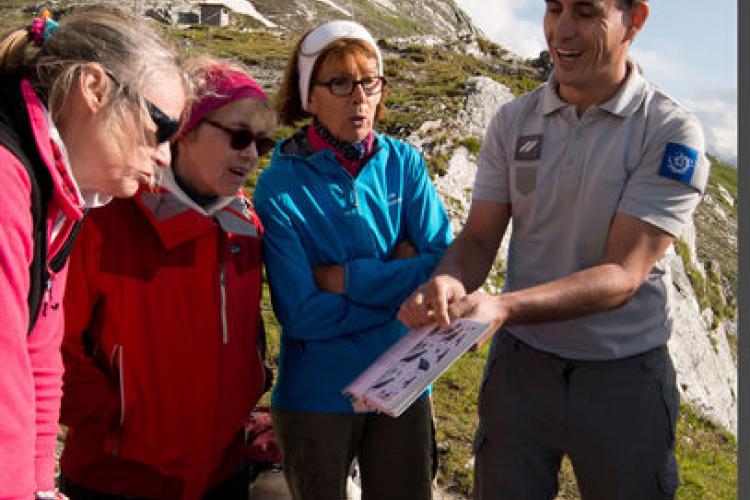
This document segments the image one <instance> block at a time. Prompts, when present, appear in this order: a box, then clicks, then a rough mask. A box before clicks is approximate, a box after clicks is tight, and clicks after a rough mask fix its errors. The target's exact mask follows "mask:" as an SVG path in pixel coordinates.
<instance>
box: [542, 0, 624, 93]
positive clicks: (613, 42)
mask: <svg viewBox="0 0 750 500" xmlns="http://www.w3.org/2000/svg"><path fill="white" fill-rule="evenodd" d="M546 4H547V8H546V11H545V13H544V36H545V37H546V39H547V45H548V47H549V52H550V54H551V56H552V62H553V66H554V74H555V78H556V79H557V81H558V82H559V83H560V90H561V94H562V93H563V91H565V90H572V91H574V92H577V93H581V92H586V91H590V90H594V89H596V87H597V86H599V85H605V86H606V85H608V84H612V83H615V82H616V83H617V84H619V81H620V80H621V79H622V77H624V70H625V60H626V58H627V48H628V44H629V42H630V41H631V40H632V36H633V35H634V34H635V33H634V32H633V31H631V30H629V29H628V28H629V27H630V26H631V25H632V20H631V15H630V13H629V11H628V10H623V9H624V7H621V6H619V2H618V0H546Z"/></svg>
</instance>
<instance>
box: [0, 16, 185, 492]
mask: <svg viewBox="0 0 750 500" xmlns="http://www.w3.org/2000/svg"><path fill="white" fill-rule="evenodd" d="M56 28H57V24H56V23H55V22H53V21H52V20H51V19H48V18H36V19H34V20H33V22H32V23H31V25H30V26H29V27H28V28H21V29H18V30H14V31H11V32H9V33H8V34H7V35H5V36H4V37H3V38H2V40H0V186H2V190H3V194H2V196H0V325H2V328H0V498H3V499H23V500H29V499H31V498H34V497H35V496H36V497H37V498H56V497H57V496H58V494H57V493H56V492H55V491H54V487H55V456H54V451H55V445H56V437H57V432H58V424H57V420H58V414H59V407H60V397H61V391H60V389H61V385H62V371H63V364H62V360H61V358H60V342H61V340H62V336H63V321H62V320H63V317H62V308H61V307H59V303H60V302H61V300H62V291H63V290H64V289H65V279H66V274H67V270H66V267H65V264H64V263H65V257H66V255H67V249H68V248H69V244H68V243H69V242H70V241H71V238H72V237H71V234H73V233H74V231H73V230H72V229H73V227H74V226H75V225H76V224H77V223H78V221H80V219H81V217H82V212H83V210H84V209H85V208H90V207H93V206H97V205H100V204H102V203H103V202H106V200H107V199H109V198H111V197H112V196H116V197H127V196H132V195H133V194H134V193H135V192H136V190H137V189H138V184H139V182H140V181H149V180H151V179H153V177H154V169H155V167H157V166H161V167H166V166H168V165H169V162H170V150H169V144H168V139H169V138H170V137H171V136H172V135H173V134H174V133H175V132H176V131H177V128H178V125H179V123H178V121H177V119H178V118H179V117H180V114H181V113H182V109H183V107H184V104H185V93H186V82H185V79H184V74H183V71H182V70H181V68H180V66H179V64H178V61H177V57H176V56H175V54H174V52H173V51H172V50H171V49H170V48H169V47H168V46H167V45H166V44H165V43H164V41H163V40H162V39H161V38H160V36H159V35H157V33H156V32H155V31H154V30H152V29H151V28H150V27H149V26H148V25H146V24H145V23H142V22H141V21H139V20H138V19H136V18H134V17H132V16H130V15H128V14H125V13H123V12H121V11H118V10H114V9H107V8H92V9H80V10H78V9H77V11H76V14H73V15H71V16H70V17H66V18H65V19H64V20H63V22H62V23H61V26H60V27H59V29H57V30H56Z"/></svg>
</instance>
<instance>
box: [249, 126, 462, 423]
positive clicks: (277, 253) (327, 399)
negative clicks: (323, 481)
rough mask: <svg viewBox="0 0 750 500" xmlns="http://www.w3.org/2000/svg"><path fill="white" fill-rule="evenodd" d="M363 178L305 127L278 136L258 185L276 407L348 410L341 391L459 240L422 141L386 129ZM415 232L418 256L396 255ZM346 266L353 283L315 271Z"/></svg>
mask: <svg viewBox="0 0 750 500" xmlns="http://www.w3.org/2000/svg"><path fill="white" fill-rule="evenodd" d="M374 147H375V148H377V151H376V152H375V153H374V155H373V156H372V157H371V158H370V159H369V161H368V162H367V163H366V165H365V166H364V167H363V169H362V171H361V172H360V174H359V175H358V176H357V177H356V178H352V176H351V175H350V174H349V173H348V172H347V171H346V170H344V168H342V167H341V165H340V164H339V163H338V161H337V160H336V158H335V156H334V154H333V152H332V151H331V150H329V149H324V150H321V151H318V152H314V153H313V152H312V151H311V150H310V148H309V145H308V144H307V141H306V139H305V137H304V133H300V132H298V133H297V134H295V135H294V136H292V137H291V138H290V139H288V140H286V141H284V142H282V143H280V144H279V145H278V146H277V148H276V150H275V151H274V154H273V158H272V160H271V165H270V166H269V167H268V168H267V169H266V170H265V171H264V172H263V173H262V174H261V176H260V178H259V180H258V183H257V185H256V187H255V196H254V205H255V209H256V211H257V213H258V215H259V216H260V218H261V221H262V222H263V226H264V231H265V232H264V236H263V244H264V257H265V262H266V270H267V273H268V279H269V282H270V285H271V298H272V302H273V307H274V311H275V312H276V316H277V318H278V319H279V321H280V323H281V327H282V333H281V355H280V357H281V359H280V367H279V376H278V379H277V381H276V386H275V387H274V391H273V398H272V402H273V405H274V406H276V407H278V408H281V409H285V410H293V411H310V412H329V413H330V412H335V413H351V412H352V408H351V404H350V402H349V401H348V399H346V398H345V397H344V396H342V395H341V391H342V389H343V388H344V387H345V386H346V385H348V384H349V383H350V382H351V381H352V380H354V379H355V378H356V377H357V376H358V375H359V374H360V373H361V372H362V371H363V370H364V369H365V368H366V367H367V366H368V365H370V363H372V361H374V360H375V359H376V358H377V357H378V356H379V355H380V354H381V353H383V352H384V351H385V350H386V349H388V347H390V346H391V345H392V344H393V343H394V342H395V341H396V340H398V339H399V338H401V336H403V335H404V334H405V333H406V328H405V327H404V326H403V325H402V324H401V323H400V322H399V321H398V319H396V313H397V312H398V308H399V307H400V305H401V302H402V301H403V300H404V299H406V297H408V296H409V294H410V293H411V292H412V291H413V290H414V289H415V288H416V287H417V286H418V285H420V284H421V283H423V282H424V281H426V280H427V278H428V277H429V275H430V273H431V272H432V270H433V268H434V267H435V265H436V264H437V262H438V261H439V260H440V258H441V257H442V255H443V252H444V251H445V248H446V247H447V246H448V244H449V243H450V242H451V240H452V233H451V229H450V221H449V220H448V217H447V216H446V214H445V210H444V209H443V205H442V203H441V201H440V199H439V197H438V195H437V193H436V192H435V188H434V186H433V185H432V183H431V182H430V178H429V175H428V173H427V169H426V167H425V163H424V159H423V158H422V156H421V155H420V154H419V152H417V151H416V150H415V149H414V148H413V147H411V146H409V145H408V144H406V143H404V142H401V141H398V140H396V139H393V138H390V137H387V136H384V135H380V134H377V135H376V141H375V146H374ZM405 237H406V238H409V241H411V243H412V244H413V245H414V247H415V248H416V250H417V252H418V253H419V255H418V256H416V257H412V258H409V259H397V260H392V259H391V255H392V253H393V251H394V249H395V247H396V245H397V244H398V243H399V242H400V241H401V240H402V239H403V238H405ZM333 264H339V265H343V266H344V269H345V290H344V293H342V294H336V293H329V292H323V291H321V290H320V289H318V287H317V286H316V284H315V280H314V279H313V274H312V268H313V267H316V266H324V265H333Z"/></svg>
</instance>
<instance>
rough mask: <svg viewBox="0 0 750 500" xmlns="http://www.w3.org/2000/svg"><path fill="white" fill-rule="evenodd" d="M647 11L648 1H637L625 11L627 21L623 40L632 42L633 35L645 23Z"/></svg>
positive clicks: (648, 9) (648, 10)
mask: <svg viewBox="0 0 750 500" xmlns="http://www.w3.org/2000/svg"><path fill="white" fill-rule="evenodd" d="M649 12H650V8H649V6H648V2H637V3H636V4H635V5H633V6H632V7H631V8H630V10H628V11H627V12H626V13H625V16H626V18H627V22H628V30H627V32H625V41H628V42H630V43H632V42H633V40H634V39H635V35H637V34H638V32H639V31H641V30H642V29H643V26H644V25H645V24H646V20H647V19H648V14H649Z"/></svg>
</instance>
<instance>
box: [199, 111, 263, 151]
mask: <svg viewBox="0 0 750 500" xmlns="http://www.w3.org/2000/svg"><path fill="white" fill-rule="evenodd" d="M203 121H204V122H206V123H208V124H209V125H212V126H214V127H216V128H218V129H219V130H221V131H223V132H225V133H226V134H227V135H228V136H229V146H230V147H231V148H232V149H234V150H235V151H242V150H243V149H245V148H246V147H248V146H249V145H250V144H252V143H255V150H256V151H257V152H258V156H265V155H267V154H268V153H269V152H271V150H272V149H273V147H274V146H275V145H276V141H274V140H273V139H271V138H270V137H265V136H262V135H257V134H254V133H252V132H251V131H250V130H248V129H246V128H241V129H233V128H229V127H227V126H226V125H224V124H222V123H219V122H217V121H214V120H209V119H204V120H203Z"/></svg>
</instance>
